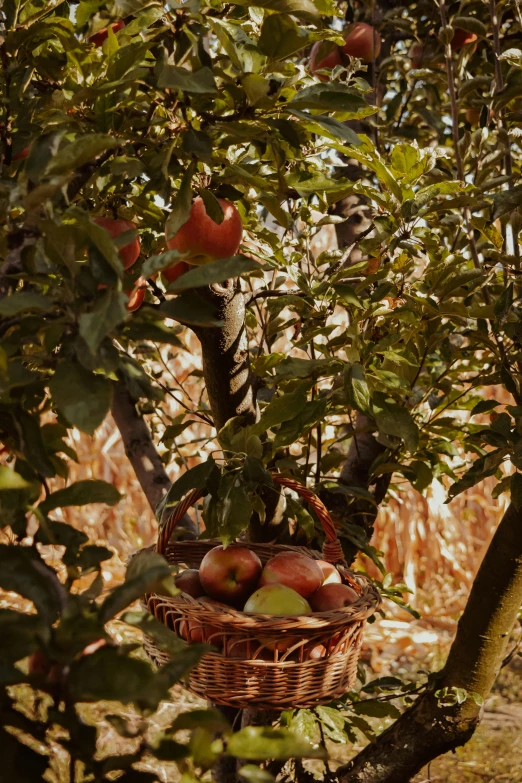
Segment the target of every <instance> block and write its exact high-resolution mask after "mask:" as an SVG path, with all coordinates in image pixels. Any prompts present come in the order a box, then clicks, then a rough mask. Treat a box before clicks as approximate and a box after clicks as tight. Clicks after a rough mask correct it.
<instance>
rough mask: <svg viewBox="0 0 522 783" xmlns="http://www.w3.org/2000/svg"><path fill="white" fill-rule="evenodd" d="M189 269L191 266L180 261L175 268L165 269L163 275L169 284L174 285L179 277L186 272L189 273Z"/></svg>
mask: <svg viewBox="0 0 522 783" xmlns="http://www.w3.org/2000/svg"><path fill="white" fill-rule="evenodd" d="M189 269H190V264H186V263H185V261H178V263H177V264H174V266H169V267H168V268H167V269H164V270H163V272H162V275H163V277H164V278H165V279H166V280H168V281H169V283H173V282H174V281H175V280H177V279H178V277H181V275H184V274H185V272H188V271H189Z"/></svg>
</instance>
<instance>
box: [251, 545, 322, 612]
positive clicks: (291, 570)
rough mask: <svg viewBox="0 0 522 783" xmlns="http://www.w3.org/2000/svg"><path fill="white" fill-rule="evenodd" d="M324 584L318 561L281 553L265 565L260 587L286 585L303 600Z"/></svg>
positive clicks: (290, 553) (293, 553) (298, 554)
mask: <svg viewBox="0 0 522 783" xmlns="http://www.w3.org/2000/svg"><path fill="white" fill-rule="evenodd" d="M322 583H323V572H322V571H321V568H320V567H319V565H318V564H317V561H316V560H312V558H311V557H307V556H306V555H302V554H301V553H300V552H279V554H277V555H275V556H274V557H272V558H271V559H270V560H269V561H268V562H267V563H266V564H265V567H264V568H263V573H262V574H261V580H260V582H259V586H260V587H264V586H265V585H271V584H280V585H286V587H290V588H292V590H295V591H296V592H297V593H299V595H301V596H303V598H308V597H309V596H310V595H312V593H315V591H316V590H318V589H319V587H321V585H322ZM279 614H284V612H279Z"/></svg>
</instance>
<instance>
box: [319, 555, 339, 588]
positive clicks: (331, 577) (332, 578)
mask: <svg viewBox="0 0 522 783" xmlns="http://www.w3.org/2000/svg"><path fill="white" fill-rule="evenodd" d="M315 562H316V563H317V565H318V566H319V568H320V569H321V571H322V573H323V585H327V584H330V583H332V582H337V583H339V584H340V583H341V582H342V579H341V574H340V573H339V571H338V570H337V568H336V567H335V566H334V565H332V564H331V563H328V562H327V561H326V560H316V561H315Z"/></svg>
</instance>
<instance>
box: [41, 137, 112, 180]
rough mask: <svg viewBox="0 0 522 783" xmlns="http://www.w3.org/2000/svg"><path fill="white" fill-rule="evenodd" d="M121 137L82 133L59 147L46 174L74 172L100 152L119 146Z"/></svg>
mask: <svg viewBox="0 0 522 783" xmlns="http://www.w3.org/2000/svg"><path fill="white" fill-rule="evenodd" d="M122 143H123V140H122V139H115V138H114V136H108V135H105V134H103V133H91V134H89V133H84V134H82V135H80V136H78V138H77V139H75V141H72V142H70V143H69V144H66V145H64V146H62V147H61V148H60V150H59V151H58V153H57V154H56V155H55V156H54V157H53V158H52V159H51V161H50V163H49V165H48V166H47V170H46V173H47V174H48V175H57V174H68V173H69V172H75V171H76V169H78V168H79V167H80V166H83V165H84V163H88V162H89V161H91V160H94V158H97V157H98V155H101V153H102V152H105V151H106V150H111V149H114V148H115V147H119V146H120V145H121V144H122Z"/></svg>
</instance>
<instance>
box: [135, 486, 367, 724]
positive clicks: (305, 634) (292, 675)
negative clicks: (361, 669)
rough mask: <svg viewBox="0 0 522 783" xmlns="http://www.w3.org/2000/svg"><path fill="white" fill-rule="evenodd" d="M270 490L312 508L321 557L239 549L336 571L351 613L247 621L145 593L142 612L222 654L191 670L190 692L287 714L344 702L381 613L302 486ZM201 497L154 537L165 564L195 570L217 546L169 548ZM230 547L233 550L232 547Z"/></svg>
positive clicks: (163, 657)
mask: <svg viewBox="0 0 522 783" xmlns="http://www.w3.org/2000/svg"><path fill="white" fill-rule="evenodd" d="M272 478H273V480H274V483H275V484H280V485H281V486H283V487H288V488H289V489H292V490H294V491H295V492H297V493H298V494H299V495H300V496H301V497H303V498H304V499H305V500H306V501H307V502H308V503H309V505H310V506H312V507H313V508H314V510H315V511H316V513H317V516H318V517H319V519H320V521H321V524H322V526H323V529H324V532H325V534H326V539H325V542H324V545H323V554H322V555H321V554H320V553H319V552H315V551H313V550H310V549H307V548H306V547H295V546H284V545H273V544H251V543H248V544H242V545H243V546H248V548H249V549H252V550H253V551H254V552H256V554H257V555H258V557H259V558H260V560H261V562H262V563H263V564H264V563H266V561H267V560H269V559H270V558H271V557H273V556H274V555H276V554H278V553H279V552H283V551H293V552H300V553H302V554H305V555H308V556H309V557H312V558H314V559H316V560H320V559H324V560H327V561H328V562H330V563H332V564H333V565H335V566H336V567H337V569H338V571H339V573H340V575H341V578H342V581H343V582H344V583H346V584H348V585H350V587H352V588H354V590H356V592H357V593H358V594H359V599H358V600H357V601H356V602H355V603H353V604H352V605H351V606H347V607H344V608H342V609H336V610H333V611H329V612H317V613H314V614H311V615H304V616H299V617H290V616H286V615H285V616H269V615H262V614H246V613H245V612H241V611H238V610H236V609H234V608H232V607H230V606H227V605H225V604H218V603H217V602H214V603H205V600H204V599H195V598H192V597H191V596H189V595H186V594H185V593H182V594H179V595H176V596H174V597H171V596H164V595H157V594H154V593H153V594H149V595H146V596H145V598H144V605H145V606H146V607H147V608H148V610H149V611H150V612H151V613H152V614H153V615H154V617H155V618H156V619H157V620H159V621H160V622H162V623H163V624H164V625H166V626H167V627H169V628H171V629H172V630H173V631H174V632H175V633H176V634H178V636H181V637H182V638H185V639H186V640H187V641H188V642H189V643H197V642H201V641H205V642H207V643H208V644H211V645H213V646H214V647H216V648H217V649H218V650H219V652H210V653H207V654H206V655H204V656H203V658H202V659H201V660H200V662H199V663H198V664H197V665H196V666H195V667H194V668H193V669H192V671H191V673H190V675H189V680H188V684H187V687H188V689H189V690H190V691H191V692H192V693H194V694H196V695H197V696H200V697H202V698H204V699H207V700H209V701H211V702H214V703H215V704H223V705H228V706H232V707H241V708H243V707H254V708H256V709H264V710H284V709H289V708H291V707H296V708H302V707H312V706H315V705H318V704H325V703H327V702H329V701H331V700H332V699H334V698H336V697H340V696H342V695H343V694H344V693H346V692H347V691H348V690H349V689H350V688H351V687H353V685H354V682H355V678H356V675H357V661H358V658H359V650H360V646H361V641H362V632H363V628H364V625H365V622H366V619H367V618H368V617H369V616H370V615H372V614H373V613H374V612H375V610H376V609H377V608H378V607H379V606H380V596H379V593H378V591H377V590H376V588H375V587H374V586H373V585H372V584H371V583H370V581H369V580H368V579H367V578H366V577H364V576H362V575H360V574H354V573H353V572H352V571H350V570H348V568H346V564H345V561H344V557H343V552H342V549H341V545H340V543H339V540H338V538H337V535H336V532H335V527H334V524H333V522H332V519H331V517H330V514H329V513H328V510H327V508H326V506H325V505H324V504H323V503H322V501H321V500H320V499H319V498H318V497H317V495H315V494H314V493H313V492H312V491H311V490H309V489H307V488H306V487H304V486H303V485H302V484H300V483H299V482H297V481H295V480H293V479H289V478H283V477H282V476H279V475H273V476H272ZM204 495H205V491H203V490H192V491H191V492H189V493H188V494H187V495H186V496H185V498H184V499H183V500H182V501H181V502H180V503H179V504H178V505H177V506H176V507H175V509H174V510H173V512H172V514H171V516H170V517H169V518H168V520H167V521H166V523H165V524H164V526H163V528H162V530H161V531H160V533H159V537H158V542H157V545H156V551H157V552H159V553H160V554H162V555H163V556H164V557H165V558H166V559H167V560H168V562H169V563H171V564H176V565H181V566H183V567H187V568H199V565H200V563H201V561H202V559H203V557H204V556H205V555H206V553H207V552H208V551H209V550H210V549H212V548H213V547H214V546H217V545H218V544H220V543H221V542H220V541H217V540H214V541H209V540H201V541H175V542H174V541H170V538H171V536H172V533H173V531H174V528H175V527H176V525H177V523H178V522H179V520H180V519H181V518H182V517H183V515H184V514H185V512H186V511H187V510H188V509H189V508H190V507H191V506H192V505H193V504H194V503H196V502H197V501H198V500H199V499H201V498H202V497H204ZM232 546H234V544H232ZM145 649H146V651H147V653H148V655H149V657H150V658H151V659H152V660H153V661H154V663H156V664H164V663H166V662H167V661H168V660H169V657H168V655H167V654H166V653H165V652H163V651H161V650H159V649H158V648H157V647H156V646H155V645H154V643H153V641H152V640H151V639H149V638H146V639H145Z"/></svg>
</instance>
